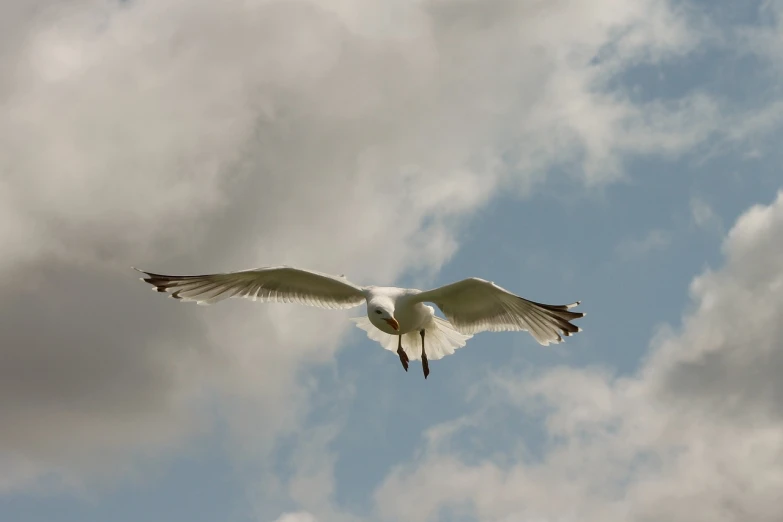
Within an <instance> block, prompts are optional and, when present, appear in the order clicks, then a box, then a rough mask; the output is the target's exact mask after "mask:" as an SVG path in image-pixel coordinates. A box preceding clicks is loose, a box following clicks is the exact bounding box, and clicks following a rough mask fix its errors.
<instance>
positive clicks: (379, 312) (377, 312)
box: [370, 305, 400, 330]
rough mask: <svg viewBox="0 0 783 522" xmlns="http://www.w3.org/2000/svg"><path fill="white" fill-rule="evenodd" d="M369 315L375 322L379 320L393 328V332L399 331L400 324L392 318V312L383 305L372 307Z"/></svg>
mask: <svg viewBox="0 0 783 522" xmlns="http://www.w3.org/2000/svg"><path fill="white" fill-rule="evenodd" d="M370 315H371V316H372V317H374V318H375V319H376V320H381V321H383V322H385V323H386V324H388V325H389V326H391V327H392V328H394V330H399V329H400V323H398V322H397V319H395V318H394V310H392V309H391V308H389V307H388V306H384V305H374V306H372V308H371V310H370Z"/></svg>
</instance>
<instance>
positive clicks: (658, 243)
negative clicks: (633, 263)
mask: <svg viewBox="0 0 783 522" xmlns="http://www.w3.org/2000/svg"><path fill="white" fill-rule="evenodd" d="M670 243H671V234H670V233H669V232H667V231H665V230H661V229H658V228H656V229H653V230H650V231H649V232H648V233H647V235H645V236H644V237H643V238H640V239H626V240H625V241H623V242H621V243H620V244H619V245H617V247H616V248H615V252H616V254H617V255H618V256H620V257H621V258H623V259H625V260H630V259H636V258H639V257H644V256H647V255H649V254H651V253H653V252H655V251H658V250H663V249H665V248H667V247H668V246H669V244H670Z"/></svg>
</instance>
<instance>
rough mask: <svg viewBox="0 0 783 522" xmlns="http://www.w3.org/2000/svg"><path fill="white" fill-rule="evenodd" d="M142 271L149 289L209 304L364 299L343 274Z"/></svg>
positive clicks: (327, 304)
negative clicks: (235, 299)
mask: <svg viewBox="0 0 783 522" xmlns="http://www.w3.org/2000/svg"><path fill="white" fill-rule="evenodd" d="M134 269H135V270H137V271H139V272H141V273H143V274H146V276H147V277H144V278H141V280H142V281H145V282H147V283H149V284H151V285H152V286H153V287H154V288H153V290H155V291H157V292H166V293H168V294H169V295H170V297H173V298H174V299H180V300H182V301H195V302H196V303H198V304H204V305H209V304H213V303H217V302H218V301H223V300H224V299H229V298H232V297H244V298H248V299H252V300H253V301H273V302H284V303H299V304H304V305H308V306H316V307H319V308H332V309H340V308H353V307H355V306H359V305H360V304H362V303H363V302H364V299H365V297H364V289H363V288H362V287H360V286H357V285H355V284H353V283H351V282H350V281H348V280H347V279H345V277H335V276H332V275H329V274H324V273H321V272H314V271H310V270H302V269H299V268H293V267H289V266H274V267H263V268H254V269H251V270H242V271H239V272H227V273H221V274H205V275H179V276H177V275H164V274H155V273H152V272H146V271H144V270H139V269H138V268H134Z"/></svg>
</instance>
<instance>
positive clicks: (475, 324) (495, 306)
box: [414, 277, 585, 346]
mask: <svg viewBox="0 0 783 522" xmlns="http://www.w3.org/2000/svg"><path fill="white" fill-rule="evenodd" d="M414 299H415V300H416V301H420V302H430V303H434V304H435V305H437V307H438V308H440V309H441V311H442V312H443V314H444V315H445V316H446V317H447V318H448V320H449V321H450V322H451V324H453V325H454V327H455V328H456V329H457V330H459V331H460V332H462V333H465V334H475V333H478V332H482V331H495V332H498V331H505V330H524V331H528V332H530V334H531V335H532V336H533V337H535V339H536V341H538V342H539V344H542V345H544V346H547V345H549V343H559V342H562V340H563V338H562V337H561V335H562V336H565V337H568V336H570V335H572V334H574V333H576V332H579V331H581V328H579V327H578V326H575V325H573V324H571V322H570V321H572V320H573V319H579V318H580V317H584V316H585V314H584V313H580V312H571V311H569V309H570V308H573V307H574V306H576V305H578V304H579V301H577V302H575V303H572V304H568V305H547V304H541V303H536V302H533V301H528V300H527V299H524V298H522V297H519V296H518V295H514V294H512V293H511V292H509V291H508V290H506V289H504V288H501V287H499V286H498V285H496V284H495V283H492V282H490V281H485V280H484V279H479V278H477V277H472V278H469V279H463V280H462V281H457V282H456V283H452V284H450V285H446V286H442V287H440V288H435V289H433V290H428V291H426V292H421V293H420V294H417V295H416V296H415V297H414Z"/></svg>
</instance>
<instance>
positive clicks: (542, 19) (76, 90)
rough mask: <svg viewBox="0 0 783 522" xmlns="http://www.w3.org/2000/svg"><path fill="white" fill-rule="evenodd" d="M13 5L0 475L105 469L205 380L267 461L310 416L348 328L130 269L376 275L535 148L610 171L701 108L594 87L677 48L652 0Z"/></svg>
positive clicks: (198, 396)
mask: <svg viewBox="0 0 783 522" xmlns="http://www.w3.org/2000/svg"><path fill="white" fill-rule="evenodd" d="M20 5H21V4H18V5H17V3H14V2H5V3H3V4H2V7H0V9H3V13H2V16H0V20H2V22H0V23H2V24H3V25H2V27H3V28H6V29H8V30H7V31H5V30H3V31H0V33H2V38H3V45H2V46H0V49H2V50H0V66H2V68H3V70H4V71H11V72H9V74H4V75H3V76H2V78H0V111H2V112H3V114H4V115H5V117H4V118H2V119H0V147H2V149H3V150H4V153H3V155H2V157H0V172H2V178H0V243H2V244H3V246H4V250H3V256H2V260H0V296H1V297H2V299H0V303H2V305H1V306H0V308H2V310H0V312H2V313H0V318H1V319H0V326H2V328H0V332H1V333H0V351H1V353H2V359H3V361H4V364H3V365H0V395H2V396H4V397H14V400H13V401H4V402H3V403H2V404H0V417H2V418H3V419H4V423H3V424H4V426H5V427H4V429H2V430H0V459H2V461H3V463H4V464H5V465H4V466H2V478H1V479H0V486H2V487H4V488H6V489H12V488H20V487H26V486H29V485H30V484H34V483H35V482H36V481H37V480H38V479H41V478H42V477H47V476H50V475H54V476H55V477H58V478H59V480H63V481H66V482H68V483H75V484H78V483H79V482H80V481H81V480H83V479H84V477H85V476H90V474H91V473H99V472H101V471H106V472H109V473H111V472H116V470H122V471H121V472H120V473H124V472H126V471H127V466H130V464H129V463H128V461H126V460H125V459H124V458H125V457H127V456H128V455H130V454H134V455H135V454H136V453H137V452H142V453H144V452H146V451H152V449H151V448H157V449H162V450H163V451H166V450H167V449H168V448H171V447H172V446H175V445H176V444H178V443H179V441H180V440H181V438H182V437H185V436H187V435H188V434H191V433H193V432H194V430H195V431H196V432H197V433H203V430H208V429H209V427H210V419H209V417H208V416H205V415H203V412H201V411H200V410H199V408H201V406H202V405H203V402H202V401H203V400H204V399H203V398H204V396H205V395H206V396H209V397H210V398H214V397H217V399H216V400H217V401H218V402H219V403H220V404H221V406H223V407H222V408H221V412H225V415H226V416H227V418H228V419H229V421H230V423H229V424H230V426H231V427H232V432H233V433H234V435H235V436H236V441H235V442H236V443H235V444H234V445H232V448H235V449H236V451H240V452H242V454H243V455H248V454H255V455H259V456H263V455H265V454H266V452H268V451H269V448H271V447H272V445H273V444H274V441H275V439H276V437H277V436H278V435H280V434H281V433H286V432H290V431H291V430H292V429H294V427H295V426H296V425H297V423H298V422H299V421H300V420H301V419H302V417H303V415H304V413H305V412H306V411H307V404H308V400H309V396H310V393H311V390H310V389H309V388H308V387H307V386H301V385H299V383H298V382H297V379H298V375H299V373H298V372H299V371H300V370H301V367H302V364H303V363H304V362H321V363H322V362H325V361H329V360H331V359H332V356H333V354H334V352H335V351H336V350H337V348H338V346H339V339H340V333H341V332H342V331H344V329H346V328H348V327H349V326H348V323H345V322H340V321H335V318H336V316H335V315H334V314H333V313H321V312H318V311H313V310H300V309H289V308H286V307H276V306H267V307H259V305H256V306H253V305H252V304H249V303H246V302H241V303H233V302H232V303H224V304H221V305H219V306H218V307H215V308H208V309H203V308H196V307H189V306H186V305H182V304H179V303H174V302H172V301H168V300H164V299H161V298H160V296H155V295H153V294H151V293H150V292H148V291H147V289H146V288H145V287H143V286H142V285H141V284H140V283H138V281H136V280H135V275H134V273H133V272H131V271H130V270H129V269H128V268H127V267H128V266H129V265H131V264H134V265H137V266H141V267H143V268H148V269H154V270H160V271H171V272H194V271H199V272H201V271H223V270H231V269H240V268H248V267H249V266H252V265H266V264H276V263H281V262H285V263H289V264H298V265H303V266H308V267H311V268H316V269H321V270H325V271H334V272H338V273H345V274H346V275H347V276H348V277H350V278H352V279H355V280H357V281H358V282H366V281H370V278H373V279H374V280H375V281H377V282H391V281H393V280H394V279H395V278H396V277H398V276H399V275H400V274H401V273H402V272H403V271H405V270H409V269H418V270H425V271H426V270H434V269H437V267H439V266H440V265H441V264H442V263H443V262H444V261H445V260H446V259H448V257H449V256H450V255H451V254H452V252H453V251H454V249H455V248H456V245H457V241H456V238H455V231H456V229H457V225H458V223H459V219H457V218H459V217H461V216H464V215H468V214H469V213H470V212H471V211H472V210H474V209H476V208H477V207H479V206H481V205H483V204H485V203H486V202H487V201H488V200H489V198H491V197H492V196H493V194H495V193H496V192H497V191H498V190H499V188H500V187H503V186H506V185H505V184H506V183H513V184H517V185H519V186H523V187H530V186H533V185H534V183H535V182H537V181H539V180H540V179H541V178H542V176H543V173H544V172H545V171H546V169H547V168H548V167H550V166H552V165H554V164H560V165H566V166H568V167H570V168H571V169H573V170H574V172H576V173H577V174H578V176H579V178H580V179H583V180H587V181H591V182H599V181H606V180H609V179H612V178H614V177H615V176H616V175H617V173H618V169H619V165H621V163H622V158H623V156H624V155H625V154H628V153H651V152H665V153H677V152H679V151H682V150H685V148H686V147H688V146H689V145H690V144H692V143H693V142H694V141H695V140H699V139H703V138H704V137H705V136H707V135H708V133H709V129H710V126H711V125H713V124H714V118H715V114H716V113H717V111H716V110H715V107H714V104H713V103H712V102H710V101H709V100H707V99H705V98H699V97H690V98H686V99H684V100H682V101H680V102H678V103H674V104H671V105H667V106H664V105H662V104H658V103H651V104H649V105H641V106H639V105H635V104H634V103H632V102H631V101H630V100H629V99H628V98H627V97H625V96H624V95H623V93H622V92H616V93H607V92H605V87H606V82H607V81H608V79H610V78H611V77H612V75H614V74H616V73H617V72H618V71H620V70H622V67H623V66H624V65H626V64H633V63H638V62H639V61H640V60H658V59H662V58H664V57H666V56H671V55H677V54H679V53H681V52H684V50H687V49H690V48H692V46H693V45H694V44H695V42H697V40H698V36H697V35H695V34H694V33H693V32H691V31H689V27H688V23H687V20H686V19H684V18H682V17H680V16H678V14H677V13H676V12H674V11H673V10H672V9H671V8H670V6H669V4H668V3H667V2H663V1H658V0H645V1H638V0H635V1H631V0H604V1H603V2H598V3H597V2H594V1H587V0H584V1H580V2H564V1H558V2H546V3H539V4H535V5H533V4H526V3H516V2H508V1H503V0H492V1H482V2H478V1H459V2H454V1H434V2H407V3H389V2H381V1H376V2H346V1H337V0H334V1H331V2H305V1H301V2H283V1H262V0H259V1H256V2H239V1H226V2H212V1H206V0H196V1H193V0H189V1H184V0H167V1H158V2H153V1H146V0H138V1H135V2H126V3H122V4H120V3H117V4H107V3H104V2H93V1H90V0H83V1H79V0H71V1H69V2H66V3H62V2H47V1H45V0H40V1H38V2H37V3H35V4H34V5H33V4H30V5H31V6H32V7H29V6H28V7H27V8H22V7H20ZM25 5H27V4H25ZM33 7H34V8H33ZM402 22H404V23H405V25H404V30H400V29H399V27H400V25H399V23H402ZM599 53H600V54H601V56H602V60H601V61H600V62H599V63H598V64H593V65H591V64H590V59H591V58H592V57H593V56H595V55H597V54H599ZM700 116H701V117H700ZM506 154H509V155H510V156H509V157H512V158H515V159H513V162H514V163H515V165H509V164H507V163H506V162H505V160H504V161H501V157H503V156H504V155H506ZM509 167H520V168H509ZM432 238H436V239H437V240H436V241H432ZM259 419H263V430H259V423H260V422H261V421H260V420H259ZM118 459H119V460H118ZM135 462H138V461H135ZM120 463H125V464H124V465H121V464H120Z"/></svg>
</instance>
